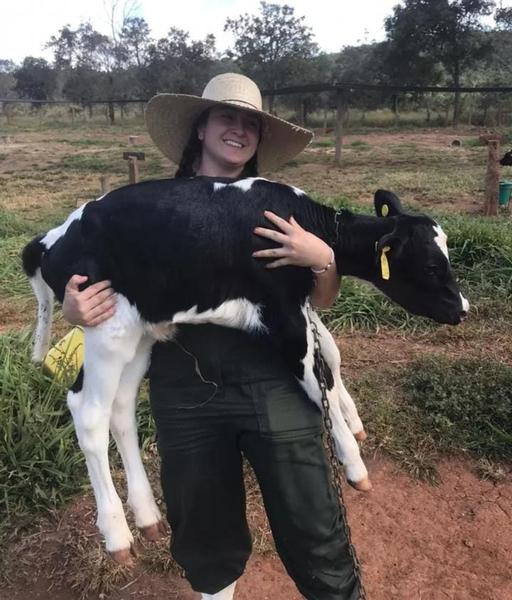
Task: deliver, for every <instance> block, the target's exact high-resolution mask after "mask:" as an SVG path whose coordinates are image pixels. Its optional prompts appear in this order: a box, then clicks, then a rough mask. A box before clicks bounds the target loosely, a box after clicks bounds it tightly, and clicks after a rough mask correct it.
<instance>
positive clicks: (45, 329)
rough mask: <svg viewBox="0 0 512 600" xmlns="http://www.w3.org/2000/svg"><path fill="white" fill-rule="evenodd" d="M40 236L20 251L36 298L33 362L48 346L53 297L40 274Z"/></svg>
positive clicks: (39, 357)
mask: <svg viewBox="0 0 512 600" xmlns="http://www.w3.org/2000/svg"><path fill="white" fill-rule="evenodd" d="M41 238H42V236H39V237H36V238H34V239H33V240H32V241H31V242H29V243H28V244H27V245H26V246H25V248H24V249H23V252H22V261H23V270H24V271H25V273H26V274H27V275H28V277H29V280H30V285H31V286H32V289H33V290H34V294H35V296H36V298H37V326H36V332H35V335H34V347H33V349H32V360H34V361H35V362H41V361H42V360H43V359H44V357H45V356H46V353H47V352H48V349H49V347H50V336H51V332H52V316H53V298H54V295H53V291H52V289H51V288H50V287H49V286H48V285H47V284H46V282H45V280H44V279H43V276H42V275H41V259H42V256H43V254H44V251H45V246H44V245H43V244H42V243H41Z"/></svg>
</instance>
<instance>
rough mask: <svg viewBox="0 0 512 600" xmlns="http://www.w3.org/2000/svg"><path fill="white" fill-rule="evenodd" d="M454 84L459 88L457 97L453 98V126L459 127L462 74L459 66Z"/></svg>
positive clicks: (454, 75)
mask: <svg viewBox="0 0 512 600" xmlns="http://www.w3.org/2000/svg"><path fill="white" fill-rule="evenodd" d="M453 84H454V86H455V87H456V88H457V89H456V91H455V96H454V98H453V126H454V127H458V126H459V121H460V90H459V87H460V73H459V65H455V72H454V74H453Z"/></svg>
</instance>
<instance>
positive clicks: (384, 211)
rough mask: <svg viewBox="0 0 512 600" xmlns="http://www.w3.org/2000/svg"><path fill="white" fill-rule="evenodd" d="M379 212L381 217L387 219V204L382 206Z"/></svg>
mask: <svg viewBox="0 0 512 600" xmlns="http://www.w3.org/2000/svg"><path fill="white" fill-rule="evenodd" d="M380 212H381V215H382V216H383V217H387V216H388V214H389V206H388V205H387V204H383V205H382V208H381V209H380Z"/></svg>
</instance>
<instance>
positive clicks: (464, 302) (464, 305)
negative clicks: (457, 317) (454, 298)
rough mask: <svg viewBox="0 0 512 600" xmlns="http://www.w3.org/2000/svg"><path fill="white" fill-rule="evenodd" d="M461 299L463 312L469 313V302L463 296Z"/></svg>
mask: <svg viewBox="0 0 512 600" xmlns="http://www.w3.org/2000/svg"><path fill="white" fill-rule="evenodd" d="M459 294H460V292H459ZM460 299H461V301H462V310H463V311H464V312H466V313H467V312H469V302H468V301H467V300H466V298H464V296H463V295H462V294H460Z"/></svg>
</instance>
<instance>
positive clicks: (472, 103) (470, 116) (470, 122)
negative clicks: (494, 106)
mask: <svg viewBox="0 0 512 600" xmlns="http://www.w3.org/2000/svg"><path fill="white" fill-rule="evenodd" d="M474 106H475V101H474V100H473V97H472V96H471V95H470V97H469V107H468V125H469V126H470V127H471V125H473V109H474Z"/></svg>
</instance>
